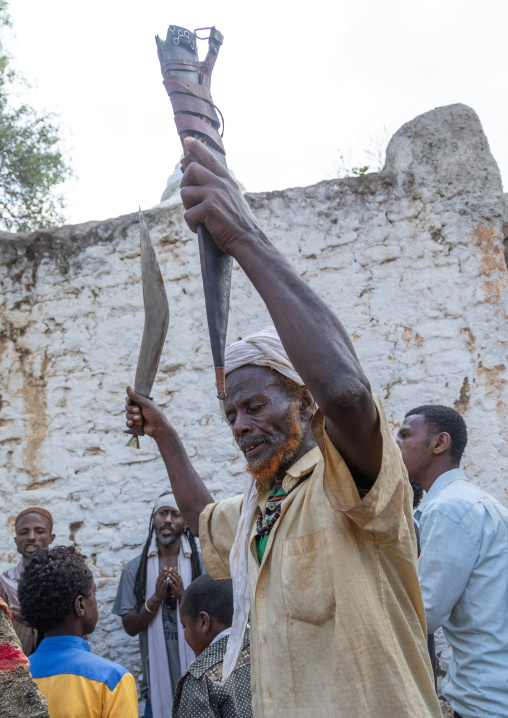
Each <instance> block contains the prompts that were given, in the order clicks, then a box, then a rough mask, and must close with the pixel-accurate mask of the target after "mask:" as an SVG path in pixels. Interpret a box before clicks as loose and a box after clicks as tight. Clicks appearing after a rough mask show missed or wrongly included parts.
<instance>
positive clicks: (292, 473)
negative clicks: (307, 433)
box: [282, 446, 321, 492]
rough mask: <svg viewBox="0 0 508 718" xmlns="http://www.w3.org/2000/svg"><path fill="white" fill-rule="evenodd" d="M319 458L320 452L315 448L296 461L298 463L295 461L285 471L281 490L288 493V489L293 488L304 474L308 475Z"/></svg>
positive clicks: (317, 447)
mask: <svg viewBox="0 0 508 718" xmlns="http://www.w3.org/2000/svg"><path fill="white" fill-rule="evenodd" d="M320 458H321V450H320V448H319V446H315V447H314V448H313V449H311V450H310V451H308V452H307V453H306V454H304V455H303V456H302V457H301V458H300V459H298V461H295V463H294V464H293V465H292V466H290V467H289V469H288V470H287V471H286V475H285V477H284V480H283V482H282V488H283V489H284V491H286V492H287V491H289V489H290V488H291V487H292V486H294V485H295V484H296V482H297V481H298V480H299V479H300V478H301V477H302V476H305V474H308V473H309V471H311V470H312V469H314V467H315V466H316V464H317V462H318V461H319V459H320Z"/></svg>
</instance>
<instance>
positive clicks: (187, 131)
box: [155, 25, 233, 399]
mask: <svg viewBox="0 0 508 718" xmlns="http://www.w3.org/2000/svg"><path fill="white" fill-rule="evenodd" d="M202 30H209V31H210V35H209V37H208V53H207V55H206V58H205V60H204V62H200V60H199V56H198V51H197V40H198V37H197V34H196V33H197V32H199V31H196V32H195V33H194V32H190V31H189V30H186V29H185V28H183V27H178V26H177V25H170V26H169V29H168V34H167V36H166V39H165V40H164V42H163V41H162V40H161V39H160V37H158V36H157V37H156V38H155V41H156V43H157V53H158V55H159V61H160V65H161V71H162V77H163V78H164V87H165V88H166V91H167V93H168V95H169V99H170V100H171V105H172V107H173V112H174V115H175V123H176V128H177V130H178V134H179V135H180V140H181V142H182V147H183V149H184V153H185V154H184V157H183V160H182V171H184V170H185V168H186V167H187V165H188V164H189V163H190V162H191V161H192V160H193V159H194V160H195V158H194V157H192V156H191V155H189V154H188V153H187V150H186V148H185V145H184V138H185V137H196V138H197V139H199V140H201V141H202V142H203V143H204V144H206V145H207V146H208V148H209V149H210V150H211V151H212V152H213V153H214V155H215V156H216V157H217V159H218V160H219V161H220V162H221V164H222V165H224V167H227V165H226V153H225V151H224V145H223V143H222V136H221V134H220V131H219V130H220V127H221V120H220V119H219V113H218V112H217V109H216V107H215V105H214V103H213V100H212V96H211V94H210V83H211V75H212V70H213V67H214V65H215V61H216V59H217V55H218V52H219V49H220V46H221V45H222V41H223V37H222V35H221V33H220V32H218V30H216V29H215V28H214V27H212V28H202ZM199 39H204V38H199ZM198 244H199V256H200V260H201V274H202V276H203V290H204V294H205V306H206V316H207V320H208V331H209V334H210V345H211V349H212V356H213V362H214V365H215V377H216V383H217V396H218V398H219V399H225V397H226V389H225V376H224V350H225V346H226V333H227V327H228V313H229V296H230V292H231V270H232V264H233V262H232V259H231V257H229V256H228V255H227V254H224V253H223V252H222V251H221V250H220V249H219V248H218V247H217V245H216V244H215V242H214V241H213V239H212V237H211V236H210V233H209V232H208V230H207V229H206V227H205V226H204V225H203V224H200V225H199V226H198Z"/></svg>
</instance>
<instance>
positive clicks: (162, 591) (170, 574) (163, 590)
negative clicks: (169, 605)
mask: <svg viewBox="0 0 508 718" xmlns="http://www.w3.org/2000/svg"><path fill="white" fill-rule="evenodd" d="M168 579H169V581H168ZM168 591H169V592H171V593H172V594H173V596H174V597H175V598H176V599H177V601H181V600H182V596H183V591H184V588H183V581H182V577H181V576H180V574H179V573H178V571H177V569H176V568H173V567H170V568H163V569H162V571H161V572H160V573H159V575H158V577H157V581H156V583H155V595H156V597H157V599H158V600H159V601H160V602H161V603H162V601H164V599H165V598H166V597H167V595H168Z"/></svg>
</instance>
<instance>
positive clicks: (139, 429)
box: [124, 424, 145, 436]
mask: <svg viewBox="0 0 508 718" xmlns="http://www.w3.org/2000/svg"><path fill="white" fill-rule="evenodd" d="M124 434H132V435H133V436H144V435H145V431H144V429H143V424H133V426H130V427H129V428H128V429H125V431H124Z"/></svg>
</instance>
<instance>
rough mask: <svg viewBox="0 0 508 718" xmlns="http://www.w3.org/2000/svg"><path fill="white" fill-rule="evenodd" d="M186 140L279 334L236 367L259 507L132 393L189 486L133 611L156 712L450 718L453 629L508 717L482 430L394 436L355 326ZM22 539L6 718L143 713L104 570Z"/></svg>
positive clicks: (235, 416)
mask: <svg viewBox="0 0 508 718" xmlns="http://www.w3.org/2000/svg"><path fill="white" fill-rule="evenodd" d="M186 143H187V148H188V150H189V152H191V153H192V154H193V156H194V158H195V159H197V160H199V162H192V163H190V164H189V165H188V167H187V169H186V171H185V173H184V176H183V179H182V200H183V203H184V206H185V208H186V213H185V218H186V221H187V223H188V225H189V227H190V228H191V229H192V230H193V231H195V230H196V227H197V225H198V223H204V224H205V225H206V226H207V228H208V229H209V231H210V233H211V235H212V237H213V239H214V241H215V242H216V244H217V245H218V247H219V248H220V249H221V250H222V251H224V252H227V253H228V254H230V255H231V256H233V257H234V258H235V259H236V260H237V262H238V263H239V265H240V266H241V267H242V268H243V270H244V271H245V272H246V274H247V275H248V277H249V279H250V280H251V282H252V283H253V285H254V287H255V288H256V290H257V291H258V292H259V294H260V295H261V297H262V299H263V300H264V302H265V304H266V307H267V309H268V311H269V313H270V315H271V317H272V320H273V324H274V326H273V327H267V328H266V329H264V330H262V331H260V332H258V333H256V334H251V335H250V336H247V337H246V338H244V339H243V340H239V341H237V342H234V343H233V344H231V345H230V346H229V347H228V349H227V351H226V357H225V373H226V398H225V400H224V401H223V402H222V407H221V411H222V413H223V416H224V417H225V419H226V421H227V422H228V424H229V426H230V427H231V431H232V433H233V435H234V438H235V440H236V443H237V445H238V447H239V448H240V450H241V451H242V452H243V454H244V455H245V458H246V468H247V470H246V474H245V484H244V491H243V493H242V494H241V495H239V496H235V497H231V498H228V499H225V500H222V501H218V502H215V501H214V499H213V497H212V496H211V494H210V492H209V491H208V489H207V487H206V484H205V483H204V482H203V481H202V480H201V479H200V477H199V476H198V474H197V472H196V471H195V469H194V467H193V466H192V463H191V462H190V460H189V458H188V456H187V454H186V451H185V449H184V446H183V444H182V442H181V440H180V438H179V436H178V433H177V431H176V429H175V428H174V427H173V425H172V424H171V423H170V422H169V421H168V419H167V418H166V417H165V415H164V414H163V412H162V411H161V410H160V409H159V407H158V406H157V404H156V403H155V402H153V401H151V400H149V399H146V398H145V397H143V396H141V395H139V394H136V393H135V392H134V391H133V390H132V389H130V388H128V390H127V404H126V418H127V426H129V427H130V426H133V425H134V424H142V425H143V429H144V432H145V433H146V434H147V435H149V436H151V437H153V439H154V440H155V441H156V443H157V446H158V448H159V450H160V454H161V456H162V459H163V461H164V463H165V466H166V469H167V473H168V477H169V485H170V487H171V490H170V491H168V490H166V491H164V492H163V493H162V494H160V495H159V496H158V497H157V498H156V500H155V503H154V505H153V508H152V512H151V515H150V517H149V528H148V536H147V539H146V543H145V545H144V547H143V549H142V551H141V554H140V555H139V556H138V557H136V558H134V559H133V560H132V561H130V562H129V563H128V564H127V565H126V566H125V568H124V570H123V572H122V574H121V576H119V577H118V579H119V585H118V591H117V595H116V600H115V603H114V606H113V612H114V613H115V614H116V615H118V616H120V617H121V620H122V624H123V628H124V629H125V631H126V632H127V633H128V634H129V635H130V636H138V637H139V646H140V655H141V664H142V669H143V679H142V683H141V686H140V696H141V697H142V698H144V699H145V709H144V715H145V718H151V717H152V716H154V718H168V717H169V716H173V717H174V718H178V717H180V718H183V717H185V718H205V717H208V716H210V717H211V716H225V717H227V718H234V717H239V718H243V717H244V716H246V717H249V716H256V718H276V717H277V718H279V717H280V716H284V717H288V718H308V716H314V717H317V718H330V717H331V716H334V717H335V716H338V717H339V718H355V717H357V718H365V717H366V716H372V718H374V717H376V718H406V717H407V718H416V717H418V718H437V717H438V716H441V708H440V705H439V702H438V699H437V694H436V681H435V672H434V669H433V661H434V656H433V641H432V634H433V633H434V632H435V631H436V630H437V629H438V628H440V627H442V628H443V631H444V634H445V637H446V639H447V640H448V642H449V643H450V646H451V648H452V651H453V657H452V659H451V662H450V665H449V667H448V670H447V673H446V676H445V678H444V679H443V681H442V684H441V690H442V693H443V695H444V696H445V697H446V699H447V700H448V701H449V703H450V704H451V706H452V708H453V710H454V714H455V716H456V717H458V718H507V717H508V510H507V509H506V508H505V507H504V506H503V505H502V504H501V503H499V502H498V501H496V500H495V499H494V498H493V497H491V496H490V495H489V494H488V493H486V492H485V491H484V490H483V489H481V488H479V487H478V486H476V485H474V484H473V483H471V482H469V481H468V479H467V477H466V475H465V474H464V472H463V471H462V469H461V468H460V463H461V459H462V456H463V452H464V449H465V447H466V443H467V430H466V425H465V423H464V420H463V418H462V417H461V416H460V415H459V414H458V413H457V412H456V411H455V410H454V409H452V408H449V407H446V406H442V405H440V404H425V405H422V406H418V407H414V408H412V407H408V411H407V413H406V414H405V416H404V417H401V423H400V429H399V430H398V433H397V436H396V438H395V437H394V436H392V433H391V430H390V427H389V424H388V421H387V419H386V417H385V414H384V410H383V407H382V405H381V402H380V401H379V399H377V397H375V396H373V394H372V392H371V389H370V385H369V382H368V380H367V378H366V377H365V375H364V373H363V370H362V368H361V365H360V362H359V360H358V358H357V356H356V354H355V351H354V349H353V346H352V343H351V341H350V339H349V337H348V335H347V332H346V331H345V329H344V327H343V326H342V324H341V323H340V321H339V319H338V318H337V317H336V316H335V314H334V313H333V312H332V311H331V310H330V309H329V308H328V307H327V306H326V304H325V303H324V302H323V301H322V300H321V299H320V298H319V296H318V295H317V294H316V293H315V292H314V291H313V290H312V289H311V288H310V287H309V286H308V285H307V284H306V283H305V282H304V281H303V280H302V279H301V278H300V277H299V276H298V275H297V274H296V273H295V272H294V271H293V270H292V269H291V267H290V266H289V265H288V263H287V262H286V260H285V259H284V257H283V256H282V255H281V254H280V253H279V252H278V250H277V249H276V248H275V247H274V246H273V245H272V244H271V243H270V241H269V240H268V239H267V237H266V236H265V235H264V234H263V232H262V230H261V229H260V227H259V226H258V225H257V223H256V221H255V219H254V217H253V216H252V214H251V212H250V210H249V208H248V206H247V204H246V203H245V201H244V199H243V197H242V195H241V193H240V191H239V190H238V188H237V186H236V184H235V182H234V181H233V180H232V179H231V177H230V176H229V175H228V173H227V171H226V170H225V169H224V168H223V167H222V166H221V165H220V164H219V163H218V161H217V160H215V158H214V157H213V155H212V154H211V153H210V152H209V151H208V150H207V148H206V147H205V146H204V145H202V144H201V143H200V142H199V141H197V140H192V139H187V140H186ZM147 480H148V479H147ZM161 488H162V487H161ZM15 541H16V546H17V549H18V551H19V553H20V554H21V560H20V562H19V563H18V564H17V565H16V566H14V567H12V568H11V569H9V570H8V571H6V572H5V573H4V574H3V575H2V576H1V577H0V596H1V597H2V599H3V601H2V604H1V605H2V609H3V610H1V611H0V619H1V624H0V676H1V677H2V686H3V685H5V686H7V687H8V692H7V693H6V690H7V689H3V691H4V695H6V696H7V698H6V699H5V705H6V706H7V708H6V709H4V710H3V713H2V715H5V716H6V718H9V717H10V716H19V715H22V714H23V715H26V716H32V715H33V716H47V715H48V709H49V715H50V716H51V717H52V718H64V716H65V717H70V716H72V717H75V718H81V716H83V718H84V717H85V716H108V717H110V718H117V717H118V718H120V716H122V718H131V716H137V715H138V702H137V692H136V686H135V682H134V679H133V677H132V676H131V674H130V673H128V672H127V671H126V670H125V668H123V667H122V666H120V665H118V664H116V663H112V662H111V661H109V660H107V659H105V658H103V657H100V656H97V655H94V654H92V653H91V652H90V649H89V645H88V642H87V640H86V639H87V636H88V635H90V634H91V633H92V632H93V630H94V628H95V626H96V623H97V620H98V612H97V601H96V595H95V583H94V578H93V575H92V572H91V571H90V569H89V568H88V567H87V565H86V561H85V557H84V556H83V555H81V554H80V553H79V551H77V549H76V548H74V547H72V546H58V545H57V546H56V547H54V548H51V544H52V543H53V542H54V541H55V536H54V534H53V521H52V517H51V514H50V512H49V511H48V510H47V509H46V508H38V507H29V508H26V509H25V510H24V511H22V512H21V513H20V514H19V516H18V517H17V518H16V522H15ZM57 543H58V542H57ZM11 619H12V623H11ZM14 631H15V633H14ZM16 633H17V636H16ZM7 655H9V656H11V659H10V660H11V664H12V665H11V664H9V662H8V661H6V660H3V661H2V657H4V656H7ZM25 656H28V657H29V661H30V666H29V668H30V672H31V675H30V673H29V670H28V665H27V660H26V658H25ZM4 674H5V675H4ZM14 674H16V675H15V677H14ZM34 681H35V683H34ZM16 696H18V697H19V701H20V706H21V707H20V708H16V706H15V700H16ZM3 705H4V699H2V708H3ZM9 711H10V712H9ZM16 711H17V712H16Z"/></svg>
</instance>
